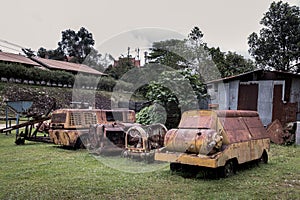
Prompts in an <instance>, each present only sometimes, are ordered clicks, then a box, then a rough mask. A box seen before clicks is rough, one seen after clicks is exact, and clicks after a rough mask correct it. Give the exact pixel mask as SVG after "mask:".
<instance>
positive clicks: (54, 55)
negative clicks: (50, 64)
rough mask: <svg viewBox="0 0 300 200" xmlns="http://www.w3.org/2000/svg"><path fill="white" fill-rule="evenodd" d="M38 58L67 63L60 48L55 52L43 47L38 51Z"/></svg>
mask: <svg viewBox="0 0 300 200" xmlns="http://www.w3.org/2000/svg"><path fill="white" fill-rule="evenodd" d="M37 56H39V57H41V58H47V59H52V60H61V61H66V55H65V54H64V52H62V51H61V50H60V49H59V48H57V49H54V50H47V49H45V48H44V47H41V48H39V49H38V51H37Z"/></svg>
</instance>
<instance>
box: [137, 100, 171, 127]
mask: <svg viewBox="0 0 300 200" xmlns="http://www.w3.org/2000/svg"><path fill="white" fill-rule="evenodd" d="M166 119H167V113H166V111H165V109H164V108H163V107H162V106H161V105H160V104H153V105H151V106H148V107H145V108H143V109H142V110H141V111H140V112H138V113H137V115H136V122H137V123H140V124H143V125H149V124H156V123H162V124H165V122H166Z"/></svg>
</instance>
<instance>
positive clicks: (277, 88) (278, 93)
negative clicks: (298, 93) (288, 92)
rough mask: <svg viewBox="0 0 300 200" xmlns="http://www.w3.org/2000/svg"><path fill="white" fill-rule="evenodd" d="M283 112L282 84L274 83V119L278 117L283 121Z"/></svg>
mask: <svg viewBox="0 0 300 200" xmlns="http://www.w3.org/2000/svg"><path fill="white" fill-rule="evenodd" d="M282 112H283V102H282V85H274V89H273V110H272V121H274V120H276V119H278V120H279V121H281V117H282V114H283V113H282Z"/></svg>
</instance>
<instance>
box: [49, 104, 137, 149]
mask: <svg viewBox="0 0 300 200" xmlns="http://www.w3.org/2000/svg"><path fill="white" fill-rule="evenodd" d="M116 121H122V122H127V123H133V122H134V121H135V112H134V111H132V110H102V109H60V110H56V111H54V112H53V113H52V117H51V123H50V130H49V134H50V139H51V140H52V141H53V142H54V143H55V144H58V145H62V146H67V147H73V148H81V147H84V146H85V145H86V144H89V141H88V140H89V138H90V136H89V129H90V126H91V125H93V124H106V125H110V124H114V123H116Z"/></svg>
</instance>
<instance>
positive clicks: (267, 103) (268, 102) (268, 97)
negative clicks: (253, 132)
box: [257, 81, 274, 125]
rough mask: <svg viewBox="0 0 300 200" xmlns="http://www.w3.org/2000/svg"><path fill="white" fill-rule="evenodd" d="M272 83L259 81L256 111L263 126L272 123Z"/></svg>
mask: <svg viewBox="0 0 300 200" xmlns="http://www.w3.org/2000/svg"><path fill="white" fill-rule="evenodd" d="M273 88H274V81H259V84H258V102H257V111H258V113H259V116H260V119H261V121H262V123H263V124H264V125H268V124H270V123H271V122H272V110H273V91H274V89H273Z"/></svg>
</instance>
